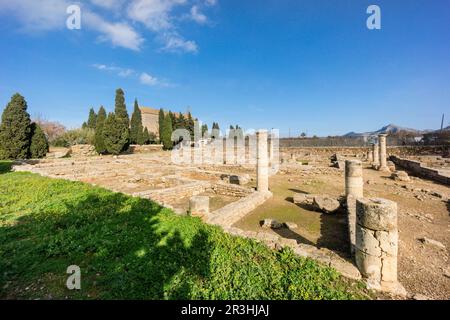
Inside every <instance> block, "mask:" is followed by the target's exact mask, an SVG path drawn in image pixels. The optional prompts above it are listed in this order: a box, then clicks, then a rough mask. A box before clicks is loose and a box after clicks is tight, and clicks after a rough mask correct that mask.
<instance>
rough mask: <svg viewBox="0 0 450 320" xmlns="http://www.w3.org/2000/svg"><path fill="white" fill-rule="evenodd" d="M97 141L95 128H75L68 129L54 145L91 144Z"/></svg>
mask: <svg viewBox="0 0 450 320" xmlns="http://www.w3.org/2000/svg"><path fill="white" fill-rule="evenodd" d="M94 143H95V130H93V129H89V128H84V129H83V128H82V129H74V130H69V131H66V132H65V133H64V134H63V135H61V136H59V137H58V138H56V139H55V141H53V143H52V145H53V146H55V147H66V148H68V147H70V146H73V145H76V144H91V145H93V144H94Z"/></svg>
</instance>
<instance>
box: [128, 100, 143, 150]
mask: <svg viewBox="0 0 450 320" xmlns="http://www.w3.org/2000/svg"><path fill="white" fill-rule="evenodd" d="M143 133H144V127H143V126H142V114H141V110H140V109H139V105H138V102H137V99H136V100H134V111H133V114H132V116H131V129H130V142H131V143H132V144H143V142H142V137H143Z"/></svg>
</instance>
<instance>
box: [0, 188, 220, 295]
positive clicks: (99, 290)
mask: <svg viewBox="0 0 450 320" xmlns="http://www.w3.org/2000/svg"><path fill="white" fill-rule="evenodd" d="M80 198H81V199H82V201H80ZM53 205H54V206H55V208H52V207H51V206H49V207H46V208H45V209H43V211H42V212H36V213H33V214H30V215H26V216H23V217H22V218H20V219H19V221H17V223H15V224H14V225H12V226H11V225H10V226H3V227H0V243H1V242H3V244H2V247H1V249H2V250H1V251H0V257H1V259H0V260H1V261H0V298H17V297H27V294H29V293H30V292H31V291H30V292H27V293H23V291H20V290H19V291H17V290H16V291H17V292H15V291H14V290H7V289H5V288H7V287H8V285H10V286H11V287H15V288H18V287H20V286H21V285H22V284H23V285H25V284H26V285H27V286H29V284H30V283H32V284H36V287H39V288H40V287H41V286H42V287H44V286H45V289H44V291H45V290H48V292H47V293H46V294H45V293H44V292H42V293H41V295H43V298H62V297H64V296H68V297H69V298H73V299H84V298H103V299H189V298H190V297H191V289H192V286H191V285H192V283H195V282H196V281H202V279H203V278H206V277H208V275H209V270H210V253H211V250H212V248H211V245H210V242H209V240H208V234H207V232H206V230H204V229H202V227H201V226H200V227H198V225H199V224H193V223H189V222H188V221H187V219H180V218H178V217H173V216H172V215H171V214H169V213H167V214H166V213H164V212H161V210H163V208H161V207H160V206H158V205H156V204H154V203H152V202H150V201H148V200H144V199H138V198H130V197H127V196H125V195H122V194H111V193H100V194H99V195H98V194H95V193H93V192H90V193H88V194H86V196H85V197H79V198H78V199H76V200H72V199H70V200H67V201H64V202H63V203H59V204H53ZM161 219H163V220H164V223H161ZM174 219H176V220H175V221H177V223H181V224H182V225H183V220H185V222H186V223H187V224H188V227H192V228H186V225H184V227H178V224H177V223H175V222H173V220H174ZM191 221H192V220H191ZM189 224H191V225H192V226H191V225H189ZM196 226H197V227H196ZM196 229H197V230H196ZM187 230H188V231H187ZM2 251H3V252H2ZM69 265H78V266H79V267H80V268H81V273H82V278H81V286H82V290H79V291H69V290H68V289H66V288H65V281H66V279H67V277H68V275H67V274H66V269H67V267H68V266H69ZM48 278H56V280H54V281H48ZM52 285H53V286H54V287H48V286H52ZM30 287H33V285H31V286H30ZM41 289H42V288H41ZM38 290H39V289H38ZM49 293H51V296H48V294H49ZM36 295H37V296H39V294H36ZM30 297H33V296H30Z"/></svg>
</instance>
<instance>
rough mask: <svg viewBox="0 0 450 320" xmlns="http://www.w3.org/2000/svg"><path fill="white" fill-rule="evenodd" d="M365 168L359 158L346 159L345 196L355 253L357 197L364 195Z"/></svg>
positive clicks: (351, 242) (353, 252)
mask: <svg viewBox="0 0 450 320" xmlns="http://www.w3.org/2000/svg"><path fill="white" fill-rule="evenodd" d="M363 186H364V182H363V170H362V163H361V161H359V160H345V196H346V199H347V211H348V215H347V224H348V234H349V240H350V252H351V254H352V256H353V255H354V254H355V242H356V236H355V232H356V231H355V229H356V199H358V198H362V197H363Z"/></svg>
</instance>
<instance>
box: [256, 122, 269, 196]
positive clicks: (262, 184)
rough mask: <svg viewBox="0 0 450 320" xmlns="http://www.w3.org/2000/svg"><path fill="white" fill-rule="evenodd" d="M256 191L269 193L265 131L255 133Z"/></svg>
mask: <svg viewBox="0 0 450 320" xmlns="http://www.w3.org/2000/svg"><path fill="white" fill-rule="evenodd" d="M256 148H257V149H256V186H257V187H256V189H257V191H260V192H266V191H269V168H268V159H267V153H268V150H267V130H258V131H256Z"/></svg>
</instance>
